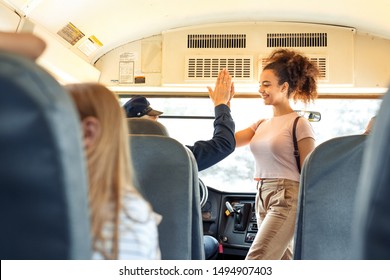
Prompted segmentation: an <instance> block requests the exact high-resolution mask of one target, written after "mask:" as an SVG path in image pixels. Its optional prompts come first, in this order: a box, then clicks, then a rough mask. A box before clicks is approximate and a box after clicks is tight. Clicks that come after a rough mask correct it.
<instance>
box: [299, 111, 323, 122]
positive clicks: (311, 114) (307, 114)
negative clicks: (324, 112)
mask: <svg viewBox="0 0 390 280" xmlns="http://www.w3.org/2000/svg"><path fill="white" fill-rule="evenodd" d="M295 112H297V113H298V114H299V115H300V116H301V117H304V118H306V119H308V120H309V122H319V121H320V120H321V113H320V112H315V111H306V110H295Z"/></svg>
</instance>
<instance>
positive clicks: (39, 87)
mask: <svg viewBox="0 0 390 280" xmlns="http://www.w3.org/2000/svg"><path fill="white" fill-rule="evenodd" d="M0 87H1V94H0V155H1V156H0V224H1V230H0V258H1V259H3V260H4V259H89V258H90V257H91V245H90V244H91V241H90V227H89V215H88V204H87V177H86V171H85V170H86V165H85V159H84V152H83V149H82V142H81V132H80V124H79V120H78V116H77V113H76V110H75V108H74V106H73V103H72V102H71V100H70V97H69V96H68V94H67V93H66V92H65V91H64V89H63V88H62V87H61V86H60V85H59V84H58V83H57V82H56V81H55V80H54V79H53V78H52V77H51V76H50V75H49V74H48V73H47V72H45V71H44V70H43V69H41V68H40V67H39V66H37V65H36V64H35V63H34V62H32V61H30V60H28V59H24V58H22V57H18V56H14V55H10V54H6V53H0Z"/></svg>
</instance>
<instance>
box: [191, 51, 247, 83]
mask: <svg viewBox="0 0 390 280" xmlns="http://www.w3.org/2000/svg"><path fill="white" fill-rule="evenodd" d="M186 63H187V65H186V66H187V67H186V69H187V77H186V78H187V79H192V80H193V79H196V80H199V79H200V80H202V79H206V80H209V79H214V78H217V77H218V73H219V71H220V70H221V69H223V68H226V69H227V70H228V71H229V73H230V75H232V77H233V78H235V79H240V80H250V79H252V68H253V67H252V64H253V59H252V57H251V56H246V57H205V56H202V57H200V56H199V57H194V56H192V57H188V58H187V59H186Z"/></svg>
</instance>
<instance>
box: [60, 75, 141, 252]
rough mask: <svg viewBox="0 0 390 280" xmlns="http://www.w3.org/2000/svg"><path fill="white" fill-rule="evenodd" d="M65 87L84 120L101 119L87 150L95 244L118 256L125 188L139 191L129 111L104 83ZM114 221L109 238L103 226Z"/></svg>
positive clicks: (99, 250)
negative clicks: (129, 138)
mask: <svg viewBox="0 0 390 280" xmlns="http://www.w3.org/2000/svg"><path fill="white" fill-rule="evenodd" d="M65 88H66V89H67V90H68V91H69V93H70V94H71V96H72V98H73V100H74V101H75V104H76V106H77V109H78V111H79V114H80V118H81V120H83V119H84V118H86V117H90V116H92V117H95V118H97V119H98V120H99V122H100V126H101V129H100V131H101V133H100V136H99V137H98V139H96V142H95V143H94V144H93V145H92V147H90V148H88V149H87V151H86V152H87V162H88V172H89V204H90V211H91V226H92V235H93V248H94V250H95V251H98V252H100V253H101V254H102V255H103V256H104V257H105V258H108V259H117V258H118V251H119V248H118V243H119V222H120V218H119V217H120V212H121V209H122V197H123V195H124V191H125V188H126V190H128V191H131V192H134V193H137V194H138V192H137V191H136V189H135V188H134V185H133V182H132V178H133V176H132V175H133V169H132V166H131V162H130V152H129V141H128V128H127V123H126V117H125V113H124V111H123V109H122V108H121V107H120V105H119V102H118V99H117V97H116V96H115V94H114V93H113V92H111V91H110V90H109V89H108V88H106V87H105V86H103V85H101V84H97V83H83V84H70V85H67V86H65ZM138 195H139V194H138ZM112 210H114V211H112ZM110 221H111V222H112V223H113V225H114V234H113V235H112V237H110V238H107V237H105V236H104V234H103V229H104V226H105V224H106V223H107V222H110ZM108 239H111V240H108ZM110 241H111V242H110ZM106 242H109V243H111V244H112V251H111V252H106V250H105V249H104V248H106V246H105V244H106Z"/></svg>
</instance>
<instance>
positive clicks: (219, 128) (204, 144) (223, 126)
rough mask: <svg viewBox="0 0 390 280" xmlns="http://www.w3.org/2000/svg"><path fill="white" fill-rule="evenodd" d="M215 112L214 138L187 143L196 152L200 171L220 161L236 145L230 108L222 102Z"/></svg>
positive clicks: (195, 155)
mask: <svg viewBox="0 0 390 280" xmlns="http://www.w3.org/2000/svg"><path fill="white" fill-rule="evenodd" d="M214 112H215V120H214V134H213V138H212V139H211V140H207V141H202V140H201V141H197V142H195V143H194V145H193V146H188V145H187V147H188V148H189V149H190V150H191V151H192V153H193V154H194V157H195V159H196V162H197V164H198V170H199V171H201V170H204V169H206V168H209V167H210V166H212V165H214V164H216V163H218V162H220V161H221V160H223V159H224V158H226V157H227V156H228V155H230V154H231V153H232V152H233V151H234V149H235V147H236V139H235V137H234V133H235V124H234V121H233V118H232V116H231V114H230V108H229V107H228V106H227V105H225V104H220V105H218V106H216V107H215V108H214Z"/></svg>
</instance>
